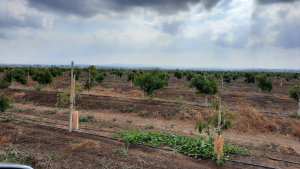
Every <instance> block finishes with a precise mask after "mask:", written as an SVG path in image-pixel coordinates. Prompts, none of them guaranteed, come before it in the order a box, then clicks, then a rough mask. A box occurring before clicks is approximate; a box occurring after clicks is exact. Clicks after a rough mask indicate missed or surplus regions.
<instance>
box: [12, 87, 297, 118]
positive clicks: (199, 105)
mask: <svg viewBox="0 0 300 169" xmlns="http://www.w3.org/2000/svg"><path fill="white" fill-rule="evenodd" d="M13 90H27V91H35V90H30V89H13ZM39 92H53V93H63V92H59V91H39ZM79 94H81V95H88V96H98V97H112V98H120V99H129V100H140V101H156V102H165V103H169V101H165V100H149V99H138V98H129V97H115V96H108V95H100V96H99V95H95V94H86V93H79ZM186 104H187V105H191V106H198V107H204V108H205V105H201V104H193V103H186ZM228 110H236V108H228ZM260 112H262V113H267V114H278V115H286V116H291V117H296V115H293V114H288V113H278V112H270V111H260Z"/></svg>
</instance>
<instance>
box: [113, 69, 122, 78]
mask: <svg viewBox="0 0 300 169" xmlns="http://www.w3.org/2000/svg"><path fill="white" fill-rule="evenodd" d="M114 74H115V75H117V76H119V78H121V77H122V76H123V70H122V69H115V71H114Z"/></svg>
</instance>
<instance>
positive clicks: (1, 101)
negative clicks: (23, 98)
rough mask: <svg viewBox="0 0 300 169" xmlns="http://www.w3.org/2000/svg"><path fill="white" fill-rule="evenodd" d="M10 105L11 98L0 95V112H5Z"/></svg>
mask: <svg viewBox="0 0 300 169" xmlns="http://www.w3.org/2000/svg"><path fill="white" fill-rule="evenodd" d="M9 105H10V98H8V97H7V96H6V95H5V94H4V93H2V92H1V93H0V112H5V111H6V110H7V109H8V108H9Z"/></svg>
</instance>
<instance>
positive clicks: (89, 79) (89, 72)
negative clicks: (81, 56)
mask: <svg viewBox="0 0 300 169" xmlns="http://www.w3.org/2000/svg"><path fill="white" fill-rule="evenodd" d="M90 76H91V68H90V70H89V86H91V77H90ZM88 91H89V94H90V89H89V90H88Z"/></svg>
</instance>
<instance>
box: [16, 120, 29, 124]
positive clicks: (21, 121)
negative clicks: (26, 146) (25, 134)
mask: <svg viewBox="0 0 300 169" xmlns="http://www.w3.org/2000/svg"><path fill="white" fill-rule="evenodd" d="M16 124H19V125H23V124H27V122H26V121H24V119H22V120H20V121H18V122H17V123H16Z"/></svg>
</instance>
